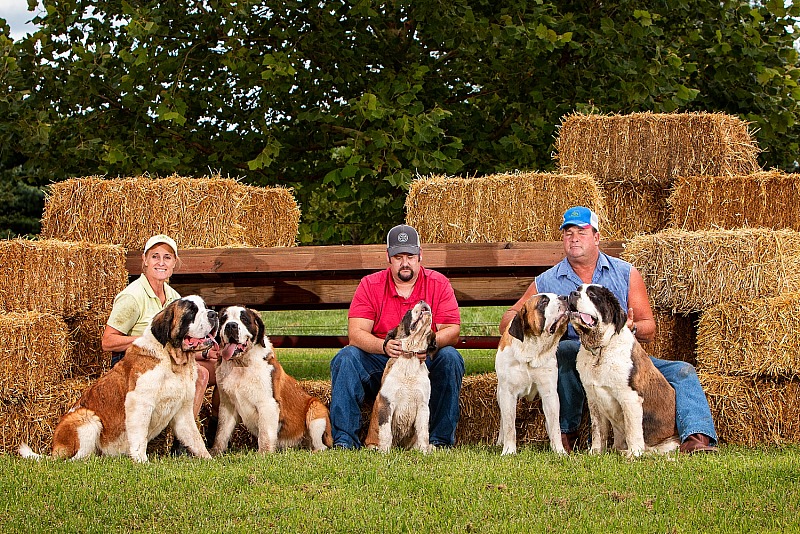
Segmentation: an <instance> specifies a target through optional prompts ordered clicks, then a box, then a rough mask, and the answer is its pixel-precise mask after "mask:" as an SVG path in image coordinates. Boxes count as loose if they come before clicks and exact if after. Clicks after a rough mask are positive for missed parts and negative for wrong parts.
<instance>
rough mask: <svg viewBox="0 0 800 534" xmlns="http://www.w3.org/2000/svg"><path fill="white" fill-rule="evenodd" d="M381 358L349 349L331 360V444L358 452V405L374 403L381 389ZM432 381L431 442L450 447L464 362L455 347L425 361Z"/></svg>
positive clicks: (454, 430) (350, 347)
mask: <svg viewBox="0 0 800 534" xmlns="http://www.w3.org/2000/svg"><path fill="white" fill-rule="evenodd" d="M388 360H389V358H388V357H387V356H384V355H383V354H369V353H367V352H364V351H363V350H361V349H359V348H356V347H354V346H352V345H348V346H346V347H344V348H343V349H342V350H340V351H339V352H338V353H337V354H336V356H334V357H333V359H332V360H331V426H332V427H333V443H334V444H335V445H338V446H341V447H346V448H353V449H355V448H359V447H361V441H360V440H359V438H358V434H359V430H360V429H361V405H362V404H363V403H364V401H365V400H372V399H374V398H375V397H376V396H377V394H378V390H379V389H380V387H381V377H382V376H383V369H384V367H386V362H387V361H388ZM425 364H426V365H427V366H428V371H430V379H431V400H430V409H431V422H430V442H431V443H432V444H433V445H438V446H452V445H453V444H454V443H455V441H456V424H458V418H459V414H460V411H459V407H458V396H459V393H460V392H461V379H462V378H463V377H464V359H463V358H462V357H461V354H459V352H458V351H457V350H456V349H455V348H454V347H442V348H441V349H439V352H437V353H436V356H435V357H434V358H433V360H431V359H430V358H428V359H427V360H426V361H425Z"/></svg>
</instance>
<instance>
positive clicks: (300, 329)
mask: <svg viewBox="0 0 800 534" xmlns="http://www.w3.org/2000/svg"><path fill="white" fill-rule="evenodd" d="M506 309H507V308H505V307H498V306H489V307H464V308H461V322H462V325H461V334H462V335H471V336H485V335H497V334H498V330H497V325H498V324H499V323H500V318H501V317H502V315H503V312H505V311H506ZM261 316H262V317H263V318H264V324H265V327H266V332H267V335H268V336H270V335H276V336H277V335H315V334H316V335H331V336H346V335H347V310H317V311H305V310H300V311H269V312H262V313H261ZM495 352H496V351H494V350H476V349H469V350H462V351H461V355H462V356H463V357H464V363H465V365H466V372H467V374H477V373H486V372H490V371H494V356H495ZM276 353H277V356H278V359H279V360H280V362H281V365H283V367H284V369H285V370H286V372H287V373H289V374H290V375H292V376H294V377H295V378H296V379H297V380H328V379H330V367H329V364H330V361H331V358H333V356H334V355H335V354H336V350H335V349H277V350H276Z"/></svg>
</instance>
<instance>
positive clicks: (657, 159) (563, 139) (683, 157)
mask: <svg viewBox="0 0 800 534" xmlns="http://www.w3.org/2000/svg"><path fill="white" fill-rule="evenodd" d="M758 152H759V150H758V147H757V145H756V142H755V140H754V138H753V136H752V133H751V132H750V131H749V130H748V128H747V123H745V122H743V121H742V120H741V119H739V118H738V117H735V116H732V115H727V114H724V113H667V114H665V113H649V112H647V113H631V114H629V115H586V114H581V113H575V114H572V115H568V116H566V117H565V118H564V119H563V120H562V123H561V127H560V130H559V134H558V138H557V139H556V154H555V159H556V161H557V162H558V165H559V172H561V173H563V174H577V173H587V174H591V175H592V176H593V177H594V178H595V179H596V180H597V181H598V183H599V185H600V187H601V188H602V190H603V195H604V198H605V205H606V215H607V216H608V219H609V221H610V222H611V224H610V225H609V226H608V227H607V229H606V230H605V231H604V233H605V236H606V237H610V238H613V239H629V238H631V237H634V236H636V235H639V234H646V233H652V232H657V231H659V230H663V229H664V228H666V225H667V222H668V215H667V213H668V212H667V199H668V196H669V192H670V190H671V188H672V184H673V181H674V179H675V178H676V177H677V176H726V175H734V174H750V173H754V172H757V171H759V170H760V167H759V165H758V161H757V159H756V158H757V156H758Z"/></svg>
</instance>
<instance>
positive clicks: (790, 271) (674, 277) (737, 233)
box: [621, 228, 800, 313]
mask: <svg viewBox="0 0 800 534" xmlns="http://www.w3.org/2000/svg"><path fill="white" fill-rule="evenodd" d="M621 256H622V258H623V259H625V260H627V261H629V262H630V263H632V264H633V265H634V266H636V268H637V269H639V271H640V272H641V274H642V276H643V277H644V282H645V285H646V286H647V289H648V292H649V294H650V298H651V299H652V301H653V303H654V304H655V305H656V306H657V307H659V308H662V309H666V310H671V311H672V312H673V313H693V312H700V311H703V310H706V309H708V308H710V307H712V306H715V305H717V304H722V303H726V302H730V301H735V300H745V299H754V298H760V297H774V296H778V295H780V294H782V293H787V292H792V291H798V290H800V232H795V231H792V230H769V229H763V228H761V229H740V230H713V231H712V230H708V231H699V232H686V231H682V230H665V231H663V232H659V233H657V234H652V235H642V236H637V237H636V238H634V239H631V240H630V241H629V242H628V243H627V244H626V247H625V250H624V251H623V253H622V255H621Z"/></svg>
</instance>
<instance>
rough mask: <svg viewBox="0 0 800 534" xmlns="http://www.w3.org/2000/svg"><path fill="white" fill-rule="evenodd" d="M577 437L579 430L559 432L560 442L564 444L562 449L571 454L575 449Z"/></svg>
mask: <svg viewBox="0 0 800 534" xmlns="http://www.w3.org/2000/svg"><path fill="white" fill-rule="evenodd" d="M579 437H580V432H578V431H577V430H576V431H575V432H562V433H561V444H562V445H564V450H565V451H567V453H568V454H572V452H573V451H574V450H575V448H576V446H577V444H578V438H579Z"/></svg>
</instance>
